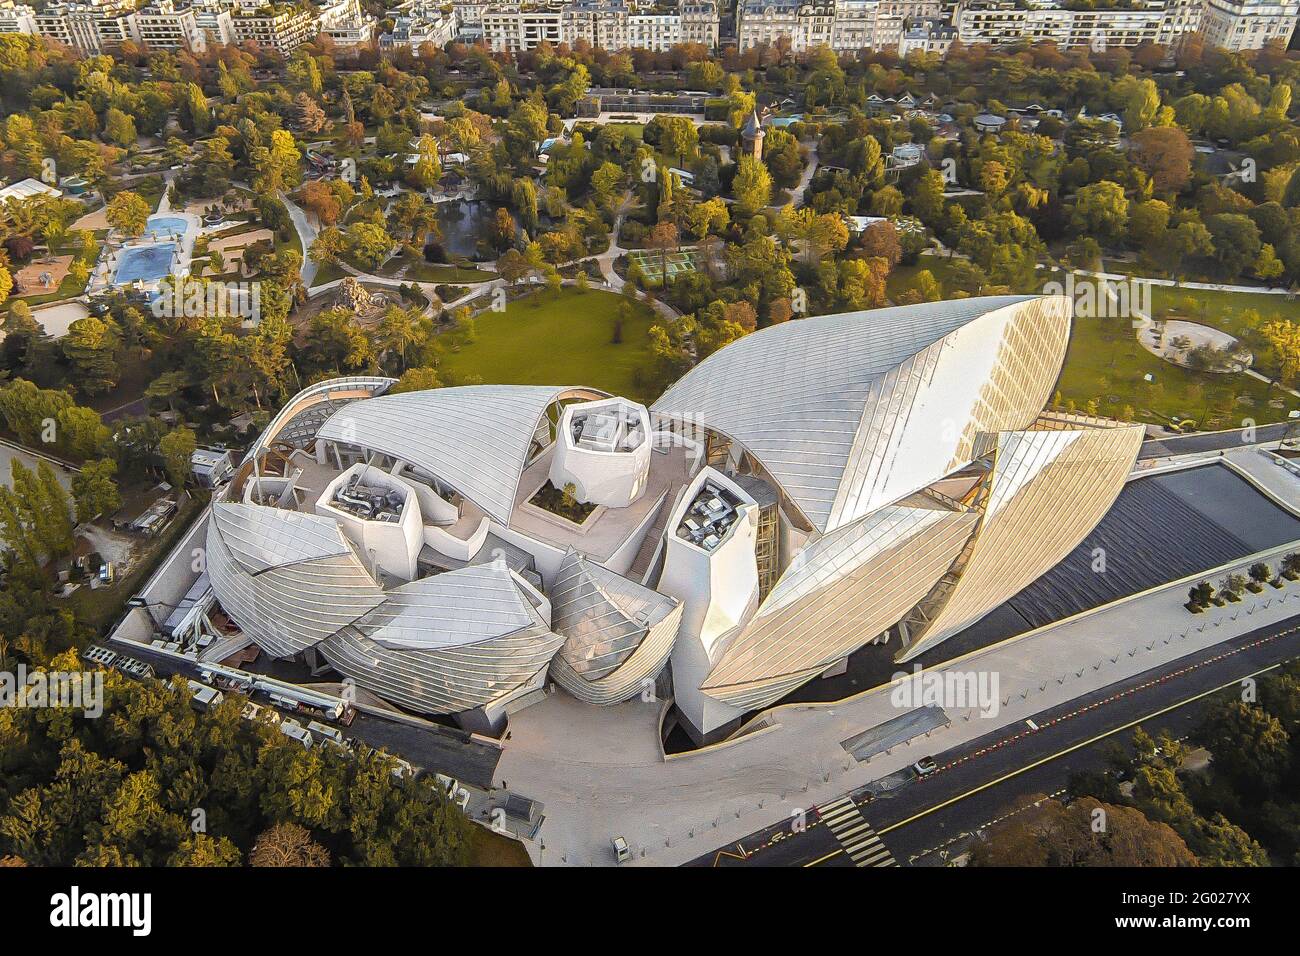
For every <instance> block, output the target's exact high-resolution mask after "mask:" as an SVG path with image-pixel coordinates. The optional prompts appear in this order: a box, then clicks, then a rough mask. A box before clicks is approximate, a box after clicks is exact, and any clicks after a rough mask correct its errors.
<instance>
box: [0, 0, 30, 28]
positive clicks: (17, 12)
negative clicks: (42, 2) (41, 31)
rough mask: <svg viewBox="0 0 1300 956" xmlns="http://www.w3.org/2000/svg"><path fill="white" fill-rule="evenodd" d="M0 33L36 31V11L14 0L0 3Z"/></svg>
mask: <svg viewBox="0 0 1300 956" xmlns="http://www.w3.org/2000/svg"><path fill="white" fill-rule="evenodd" d="M0 33H28V34H34V33H36V11H35V10H34V9H32V8H31V7H29V6H26V5H25V4H18V3H14V0H6V2H4V3H0Z"/></svg>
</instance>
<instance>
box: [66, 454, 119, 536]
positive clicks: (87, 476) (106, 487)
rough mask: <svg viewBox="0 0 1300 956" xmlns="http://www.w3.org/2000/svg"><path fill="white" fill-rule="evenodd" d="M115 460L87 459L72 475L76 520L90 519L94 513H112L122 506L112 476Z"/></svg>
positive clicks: (114, 472) (115, 468)
mask: <svg viewBox="0 0 1300 956" xmlns="http://www.w3.org/2000/svg"><path fill="white" fill-rule="evenodd" d="M116 474H117V462H115V461H114V460H113V459H111V458H101V459H99V460H98V461H88V462H86V464H85V465H83V466H82V468H81V471H79V472H78V473H77V474H75V475H73V476H72V499H73V501H74V502H75V504H76V515H77V521H79V522H82V521H90V520H91V519H92V518H94V517H95V516H96V515H107V514H112V513H113V512H114V511H116V510H117V509H118V508H120V507H122V496H121V494H120V493H119V492H118V490H117V482H116V481H114V480H113V476H114V475H116Z"/></svg>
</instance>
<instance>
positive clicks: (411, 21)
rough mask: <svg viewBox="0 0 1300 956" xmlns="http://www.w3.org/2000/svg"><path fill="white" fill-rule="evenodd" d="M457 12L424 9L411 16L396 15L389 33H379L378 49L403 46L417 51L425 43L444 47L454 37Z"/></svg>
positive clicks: (457, 18)
mask: <svg viewBox="0 0 1300 956" xmlns="http://www.w3.org/2000/svg"><path fill="white" fill-rule="evenodd" d="M458 12H459V11H458V10H452V11H450V12H443V11H442V10H437V9H432V10H431V9H424V10H421V11H420V12H419V13H416V14H413V15H412V16H404V17H398V18H397V19H396V20H394V21H393V30H392V32H391V33H382V34H380V36H379V49H381V50H397V49H401V48H403V47H405V48H407V49H409V50H410V51H411V52H413V53H418V52H419V50H420V48H421V47H422V46H424V45H425V44H426V43H427V44H430V45H431V46H435V47H439V48H441V47H444V46H446V45H447V44H448V43H450V42H451V41H452V40H454V39H456V33H457V27H458V23H459V17H458Z"/></svg>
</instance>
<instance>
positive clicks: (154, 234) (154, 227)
mask: <svg viewBox="0 0 1300 956" xmlns="http://www.w3.org/2000/svg"><path fill="white" fill-rule="evenodd" d="M188 228H189V221H188V220H186V219H183V218H181V217H180V216H150V217H149V221H148V223H147V224H146V225H145V228H144V234H145V235H146V236H149V237H150V238H153V239H179V238H180V237H181V236H183V235H185V230H186V229H188Z"/></svg>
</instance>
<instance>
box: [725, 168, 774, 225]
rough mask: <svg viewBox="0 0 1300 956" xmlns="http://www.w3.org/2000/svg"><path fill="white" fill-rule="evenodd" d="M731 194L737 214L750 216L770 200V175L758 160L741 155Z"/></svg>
mask: <svg viewBox="0 0 1300 956" xmlns="http://www.w3.org/2000/svg"><path fill="white" fill-rule="evenodd" d="M731 194H732V196H734V197H735V199H736V213H737V215H742V216H752V215H753V214H754V213H756V212H758V211H759V210H760V209H762V208H763V207H764V206H766V205H767V204H768V203H769V202H771V200H772V175H771V173H769V172H768V171H767V167H766V166H764V165H763V163H762V162H760V161H759V160H756V159H754V158H753V157H752V156H742V157H740V163H739V164H738V167H737V169H736V178H735V179H734V180H733V181H732V184H731Z"/></svg>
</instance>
